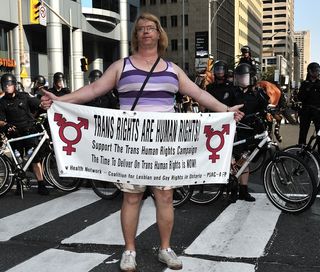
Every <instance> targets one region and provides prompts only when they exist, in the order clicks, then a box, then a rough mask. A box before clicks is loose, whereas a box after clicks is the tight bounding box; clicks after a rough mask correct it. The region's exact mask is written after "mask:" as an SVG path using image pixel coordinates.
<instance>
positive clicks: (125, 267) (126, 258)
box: [120, 250, 137, 272]
mask: <svg viewBox="0 0 320 272" xmlns="http://www.w3.org/2000/svg"><path fill="white" fill-rule="evenodd" d="M136 266H137V263H136V252H135V251H132V250H126V251H125V252H123V254H122V257H121V261H120V270H121V271H125V272H135V271H136Z"/></svg>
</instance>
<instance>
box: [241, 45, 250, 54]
mask: <svg viewBox="0 0 320 272" xmlns="http://www.w3.org/2000/svg"><path fill="white" fill-rule="evenodd" d="M250 52H251V49H250V47H249V46H248V45H245V46H242V47H241V53H242V54H244V53H249V54H250Z"/></svg>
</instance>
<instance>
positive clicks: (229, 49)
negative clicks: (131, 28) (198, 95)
mask: <svg viewBox="0 0 320 272" xmlns="http://www.w3.org/2000/svg"><path fill="white" fill-rule="evenodd" d="M209 7H210V11H211V12H210V13H211V16H210V19H209ZM140 9H141V12H143V11H146V12H151V13H153V14H155V15H156V16H157V17H159V19H160V22H161V25H162V27H163V28H164V29H165V31H166V32H167V34H168V39H169V46H168V50H167V53H166V58H167V59H169V60H170V61H173V62H174V63H176V64H178V65H179V66H180V67H181V68H183V69H184V71H185V72H186V73H187V74H189V75H195V73H196V70H199V67H200V66H201V65H203V63H201V61H200V62H197V61H198V60H199V59H206V57H207V56H208V53H210V52H211V54H212V55H213V57H214V59H215V60H217V59H221V60H224V61H226V62H228V63H234V52H235V49H234V33H235V31H234V0H217V1H212V0H201V1H199V0H158V1H155V0H144V1H140ZM209 29H210V30H211V37H212V39H211V43H209V41H208V36H209V32H208V30H209ZM210 44H211V48H210V49H209V46H210Z"/></svg>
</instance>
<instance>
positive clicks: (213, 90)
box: [206, 81, 235, 106]
mask: <svg viewBox="0 0 320 272" xmlns="http://www.w3.org/2000/svg"><path fill="white" fill-rule="evenodd" d="M234 89H235V88H234V86H233V83H232V82H230V81H224V82H223V83H218V82H214V83H211V84H209V85H208V86H207V88H206V90H207V92H208V93H209V94H211V95H212V96H213V97H214V98H216V99H217V100H219V101H220V102H221V103H223V104H225V105H227V106H233V105H234V99H235V97H234Z"/></svg>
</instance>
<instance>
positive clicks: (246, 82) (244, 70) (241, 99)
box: [230, 63, 269, 202]
mask: <svg viewBox="0 0 320 272" xmlns="http://www.w3.org/2000/svg"><path fill="white" fill-rule="evenodd" d="M255 80H256V79H255V76H254V74H253V72H252V69H251V66H250V65H249V64H247V63H241V64H239V65H238V66H237V67H236V69H235V71H234V85H235V86H236V88H235V99H234V105H236V104H237V103H240V104H243V105H244V106H243V107H242V108H241V110H242V111H243V112H244V113H245V116H246V115H249V114H251V113H256V112H263V111H264V110H265V109H266V108H267V107H268V104H269V102H268V101H269V97H268V95H267V94H266V93H265V92H264V90H263V89H262V88H259V87H257V86H255V84H256V82H255ZM253 121H256V119H254V118H252V117H251V118H250V117H247V118H246V117H244V119H243V120H241V122H242V123H244V124H247V125H249V126H252V125H253V124H252V122H253ZM257 125H258V126H255V127H254V128H255V129H257V130H258V129H262V130H263V129H264V127H263V125H262V124H261V126H260V124H259V123H258V124H257ZM261 132H262V131H251V130H247V129H238V130H237V134H236V137H237V140H241V139H246V138H249V137H250V136H253V134H255V133H261ZM249 150H250V147H249V146H244V145H241V146H239V147H237V148H236V147H235V148H234V153H235V156H236V159H239V157H240V156H241V155H242V154H244V153H246V152H248V151H249ZM237 155H238V157H237ZM248 181H249V168H248V169H246V170H245V171H244V173H243V174H242V175H241V176H240V177H239V184H240V185H239V196H237V190H233V191H232V192H231V196H230V202H235V201H236V199H237V198H238V199H240V200H245V201H249V202H252V201H255V198H254V197H253V196H251V195H250V194H249V192H248Z"/></svg>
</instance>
